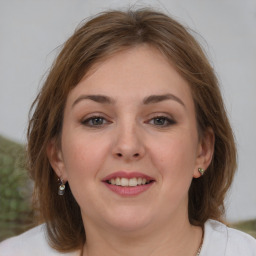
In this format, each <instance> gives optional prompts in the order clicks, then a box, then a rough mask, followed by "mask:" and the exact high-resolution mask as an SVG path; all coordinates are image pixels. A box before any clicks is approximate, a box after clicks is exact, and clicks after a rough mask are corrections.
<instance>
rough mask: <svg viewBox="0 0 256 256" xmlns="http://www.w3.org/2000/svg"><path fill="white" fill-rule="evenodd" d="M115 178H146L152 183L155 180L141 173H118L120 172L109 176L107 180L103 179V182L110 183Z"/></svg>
mask: <svg viewBox="0 0 256 256" xmlns="http://www.w3.org/2000/svg"><path fill="white" fill-rule="evenodd" d="M115 178H126V179H132V178H145V179H146V180H150V181H151V180H155V179H154V178H152V177H150V176H148V175H146V174H143V173H140V172H126V171H118V172H114V173H111V174H109V175H107V176H106V177H105V178H103V179H102V181H108V180H111V179H115Z"/></svg>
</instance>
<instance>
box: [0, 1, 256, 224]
mask: <svg viewBox="0 0 256 256" xmlns="http://www.w3.org/2000/svg"><path fill="white" fill-rule="evenodd" d="M133 5H135V6H136V7H143V6H152V7H155V8H158V9H160V10H162V11H165V12H168V13H169V14H170V15H172V16H173V17H174V18H176V19H178V20H179V21H180V22H181V23H183V24H185V25H188V26H189V27H190V28H192V29H194V30H195V31H196V32H198V33H199V34H200V35H201V36H202V38H200V37H199V40H200V42H201V43H202V45H203V47H204V48H205V50H206V52H207V54H208V57H209V58H210V60H211V63H212V65H213V66H214V68H215V70H216V72H217V74H218V77H219V80H220V83H221V89H222V92H223V96H224V100H225V103H226V107H227V111H228V113H229V116H230V119H231V123H232V126H233V128H234V132H235V136H236V140H237V145H238V154H239V166H238V173H237V175H236V178H235V182H234V184H233V187H232V190H231V192H230V193H229V196H228V197H227V200H226V207H227V219H228V220H229V221H238V220H245V219H252V218H256V168H255V159H256V154H255V152H256V150H255V147H256V113H255V112H256V68H255V67H256V1H255V0H215V1H213V0H161V1H128V0H122V1H114V0H112V1H104V0H72V1H71V0H36V1H35V0H8V1H7V0H0V134H2V135H4V136H7V137H8V138H11V139H14V140H16V141H19V142H23V143H24V142H26V135H25V134H26V127H27V116H28V111H29V107H30V105H31V103H32V101H33V99H34V97H35V96H36V94H37V92H38V89H39V88H40V86H41V84H42V80H43V77H44V74H45V73H46V72H47V69H48V68H49V67H50V65H51V63H52V61H53V59H54V57H55V56H56V54H57V52H58V51H57V50H56V47H57V46H59V45H61V44H62V43H63V42H64V41H65V40H66V39H67V38H68V37H69V36H70V35H71V34H72V33H73V31H74V29H75V27H76V26H77V25H78V24H79V22H80V21H81V20H83V19H84V18H86V17H88V16H90V15H93V14H96V13H98V12H100V11H104V10H105V9H109V8H120V7H121V8H127V7H129V6H133Z"/></svg>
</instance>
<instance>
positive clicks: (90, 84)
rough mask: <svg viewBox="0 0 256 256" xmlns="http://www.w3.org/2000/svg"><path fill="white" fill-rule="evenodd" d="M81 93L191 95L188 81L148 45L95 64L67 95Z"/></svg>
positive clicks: (129, 95) (72, 95) (123, 96)
mask: <svg viewBox="0 0 256 256" xmlns="http://www.w3.org/2000/svg"><path fill="white" fill-rule="evenodd" d="M120 92H121V95H120ZM81 93H86V94H88V93H89V94H104V95H109V96H111V97H114V98H115V97H122V98H127V97H132V98H136V97H142V96H143V97H144V96H145V95H147V94H148V95H150V94H164V93H173V94H176V95H177V96H180V97H182V98H184V97H185V98H188V99H189V98H191V93H190V88H189V85H188V83H187V81H186V80H185V79H184V78H183V77H182V76H181V75H180V74H179V73H178V72H177V71H176V69H175V68H174V65H173V64H172V63H171V62H170V61H168V60H167V58H166V57H165V56H164V55H163V54H161V53H160V52H159V51H158V50H157V49H155V48H154V47H151V46H148V45H140V46H136V47H133V48H130V49H126V50H123V51H121V52H118V53H116V54H114V55H112V56H111V57H109V58H107V59H104V60H103V61H100V62H97V63H96V64H94V65H93V66H92V67H91V68H90V70H89V71H88V72H87V73H86V75H85V76H84V77H83V78H82V80H81V81H80V82H79V83H78V84H77V86H76V87H75V88H74V89H73V90H72V91H71V92H70V94H69V97H68V98H69V99H70V98H71V99H72V100H74V99H75V97H78V96H79V95H80V94H81Z"/></svg>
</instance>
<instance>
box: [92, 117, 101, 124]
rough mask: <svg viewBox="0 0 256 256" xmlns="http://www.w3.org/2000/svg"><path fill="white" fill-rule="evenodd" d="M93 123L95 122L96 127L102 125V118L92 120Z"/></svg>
mask: <svg viewBox="0 0 256 256" xmlns="http://www.w3.org/2000/svg"><path fill="white" fill-rule="evenodd" d="M92 122H93V124H94V125H100V124H102V118H100V117H98V118H94V119H93V120H92Z"/></svg>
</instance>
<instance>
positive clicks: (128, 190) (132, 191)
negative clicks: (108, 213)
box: [104, 182, 154, 197]
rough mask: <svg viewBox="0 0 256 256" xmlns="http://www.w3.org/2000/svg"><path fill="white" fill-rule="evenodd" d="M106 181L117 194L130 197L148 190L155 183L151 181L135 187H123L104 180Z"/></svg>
mask: <svg viewBox="0 0 256 256" xmlns="http://www.w3.org/2000/svg"><path fill="white" fill-rule="evenodd" d="M104 183H105V185H106V186H107V187H108V188H109V189H110V190H111V191H113V192H115V193H116V194H118V195H120V196H126V197H129V196H137V195H139V194H141V193H143V192H145V191H147V190H148V189H149V188H150V187H151V186H152V185H153V183H154V182H151V183H149V184H146V185H139V186H134V187H123V186H116V185H112V184H109V183H107V182H104Z"/></svg>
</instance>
